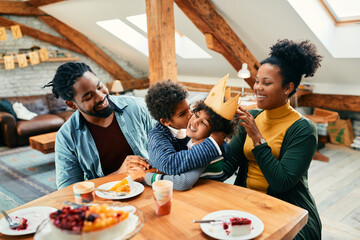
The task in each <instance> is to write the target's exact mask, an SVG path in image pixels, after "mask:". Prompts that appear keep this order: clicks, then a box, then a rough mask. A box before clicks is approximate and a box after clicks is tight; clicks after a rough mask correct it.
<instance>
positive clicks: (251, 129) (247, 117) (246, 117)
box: [236, 106, 262, 144]
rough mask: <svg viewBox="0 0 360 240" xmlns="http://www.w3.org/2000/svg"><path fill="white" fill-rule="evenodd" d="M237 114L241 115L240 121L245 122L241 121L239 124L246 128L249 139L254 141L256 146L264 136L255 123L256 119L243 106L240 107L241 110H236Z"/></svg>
mask: <svg viewBox="0 0 360 240" xmlns="http://www.w3.org/2000/svg"><path fill="white" fill-rule="evenodd" d="M236 114H237V115H239V116H238V119H241V120H243V121H240V122H239V124H240V125H241V126H243V127H244V128H245V131H246V132H247V134H248V136H249V138H251V139H252V141H253V143H254V144H255V143H257V142H260V139H261V138H262V135H261V133H260V131H259V129H258V127H257V125H256V123H255V119H254V117H253V116H252V115H251V114H250V113H249V112H248V111H247V110H246V109H245V108H243V107H241V106H239V108H238V109H237V110H236Z"/></svg>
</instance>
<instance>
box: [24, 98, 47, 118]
mask: <svg viewBox="0 0 360 240" xmlns="http://www.w3.org/2000/svg"><path fill="white" fill-rule="evenodd" d="M19 102H20V101H19ZM21 103H22V104H23V105H24V106H25V107H26V108H27V109H28V110H29V111H30V112H34V113H37V114H39V115H40V114H49V107H48V103H47V101H46V99H45V96H44V97H42V98H36V99H32V100H31V101H28V102H23V101H21Z"/></svg>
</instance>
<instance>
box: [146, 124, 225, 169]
mask: <svg viewBox="0 0 360 240" xmlns="http://www.w3.org/2000/svg"><path fill="white" fill-rule="evenodd" d="M148 138H149V145H148V147H149V156H150V158H149V162H150V165H151V166H153V167H155V168H157V169H158V170H160V171H161V172H164V173H166V174H170V175H178V174H180V173H183V172H187V171H190V170H192V169H195V168H199V167H202V166H205V165H207V164H208V163H210V162H211V161H212V160H214V159H216V158H218V157H219V156H220V155H221V152H220V151H218V146H216V143H214V142H213V140H211V139H210V138H206V139H205V140H204V141H203V142H202V143H200V144H198V145H196V146H193V147H192V148H191V149H189V150H183V151H179V152H176V150H175V148H174V146H173V145H172V144H171V142H170V141H169V139H168V138H166V137H165V136H164V135H163V133H162V132H161V131H151V132H150V133H149V136H148Z"/></svg>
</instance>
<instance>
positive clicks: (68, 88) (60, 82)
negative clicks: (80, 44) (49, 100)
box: [44, 62, 95, 101]
mask: <svg viewBox="0 0 360 240" xmlns="http://www.w3.org/2000/svg"><path fill="white" fill-rule="evenodd" d="M87 71H89V72H91V73H93V74H94V75H95V73H94V72H93V71H92V70H91V68H90V67H89V66H88V65H87V64H85V63H77V62H68V63H64V64H63V65H61V66H60V67H58V69H57V70H56V74H55V76H54V78H53V80H52V81H50V82H49V83H48V84H46V85H45V86H44V88H45V87H53V89H52V92H53V93H54V95H55V97H56V98H59V96H60V97H61V98H62V99H64V100H68V101H70V100H74V97H75V91H74V88H73V85H74V84H75V82H76V81H77V80H78V78H80V77H81V76H82V75H83V74H84V73H85V72H87Z"/></svg>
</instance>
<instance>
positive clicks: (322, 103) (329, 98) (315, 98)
mask: <svg viewBox="0 0 360 240" xmlns="http://www.w3.org/2000/svg"><path fill="white" fill-rule="evenodd" d="M298 105H299V106H306V107H319V108H325V109H332V110H341V111H352V112H360V96H355V95H331V94H308V95H303V96H301V97H300V98H299V100H298Z"/></svg>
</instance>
